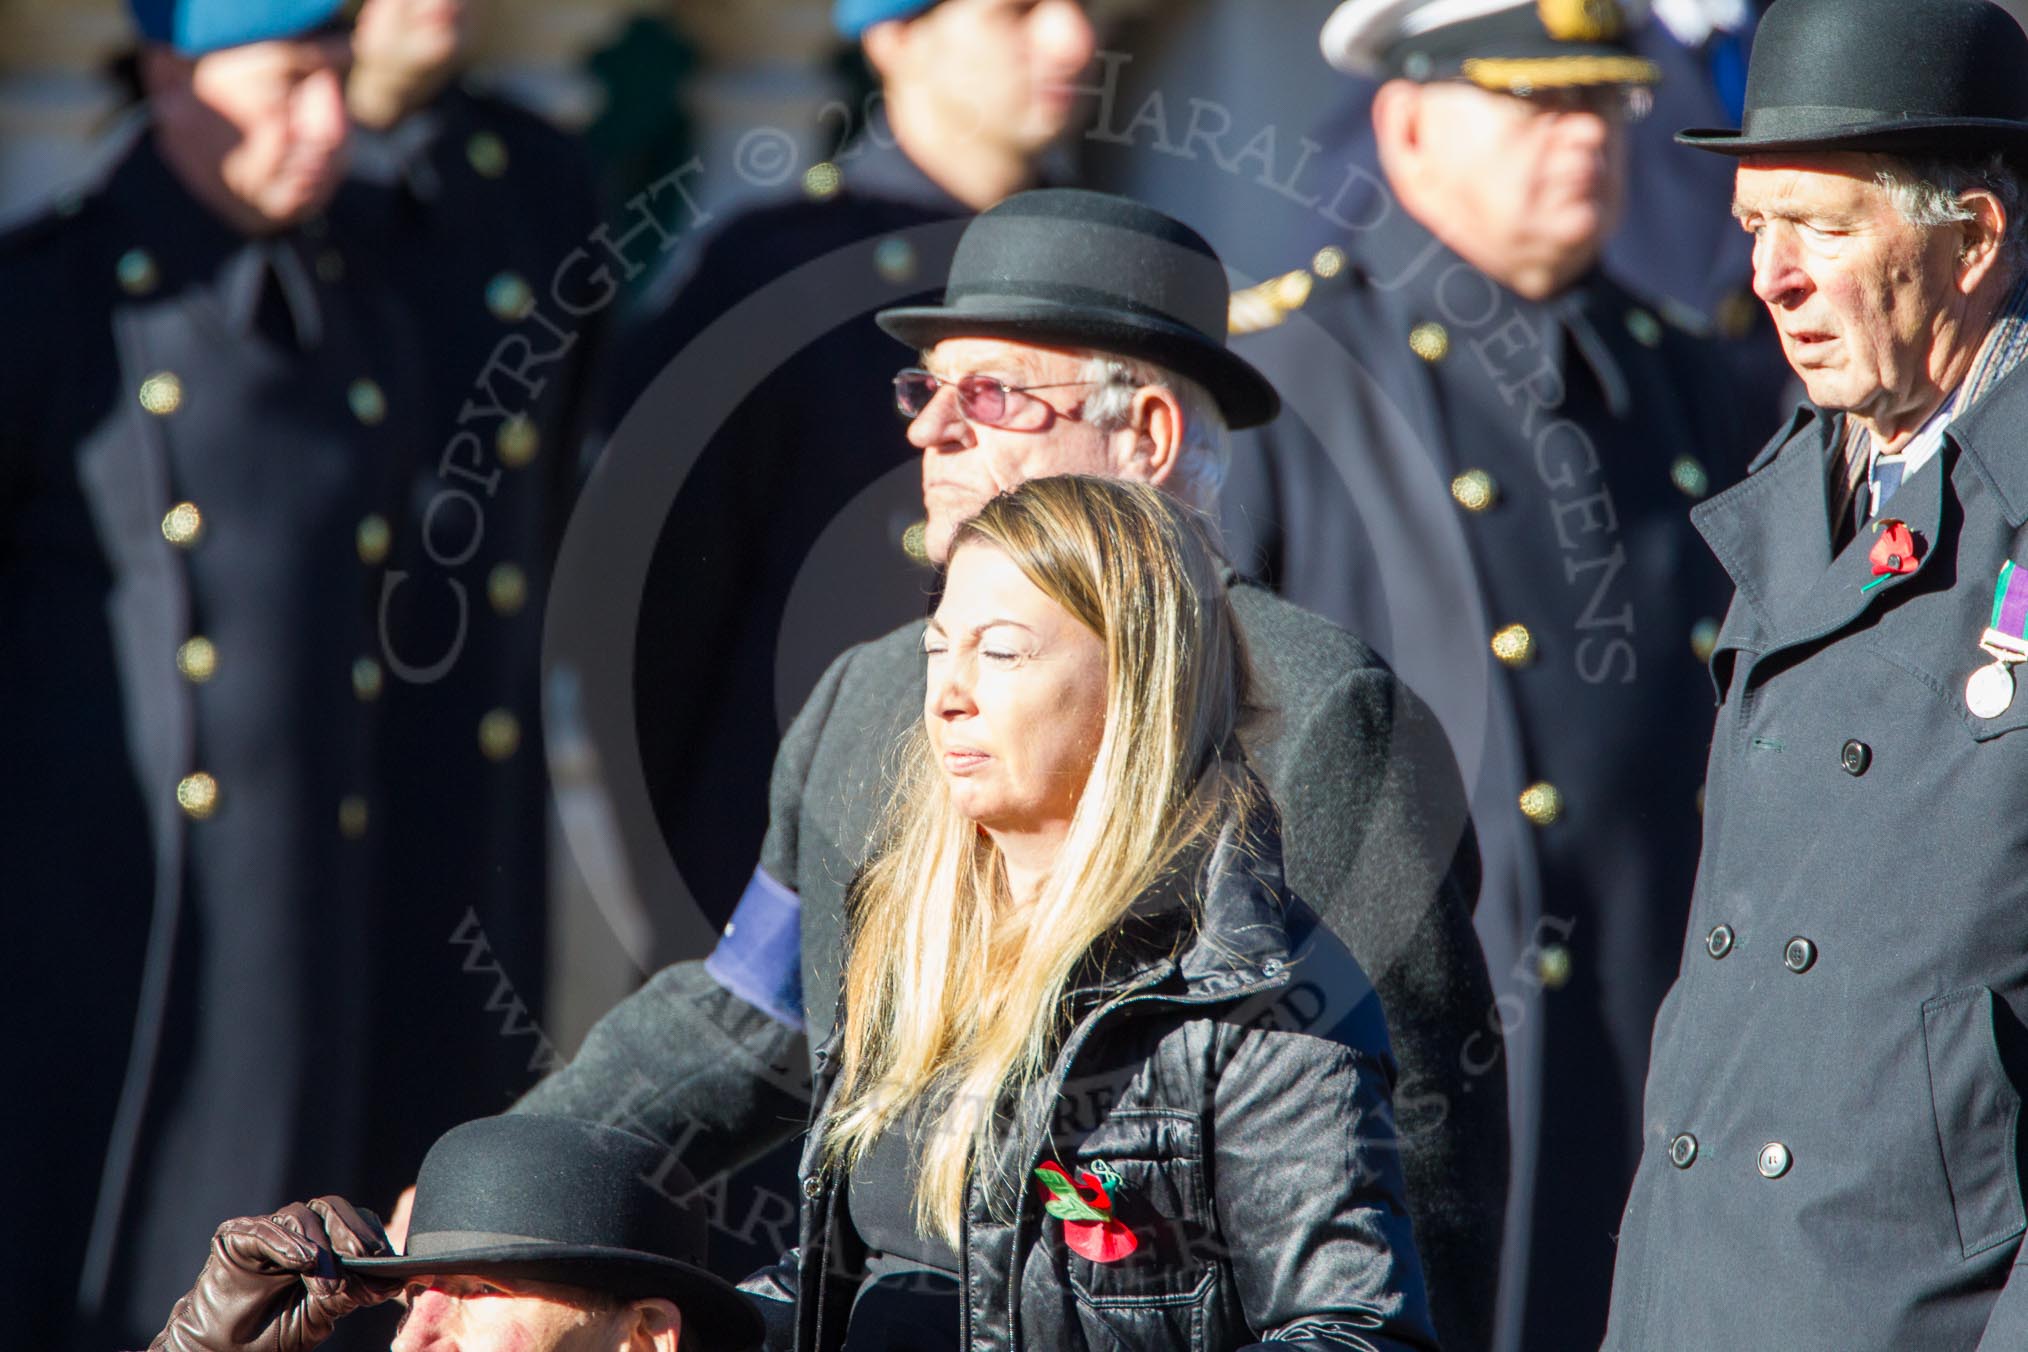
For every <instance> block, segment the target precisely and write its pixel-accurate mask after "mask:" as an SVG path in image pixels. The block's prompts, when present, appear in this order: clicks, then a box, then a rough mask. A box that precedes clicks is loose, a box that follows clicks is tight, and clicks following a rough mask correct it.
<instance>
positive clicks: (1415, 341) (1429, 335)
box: [1408, 320, 1451, 366]
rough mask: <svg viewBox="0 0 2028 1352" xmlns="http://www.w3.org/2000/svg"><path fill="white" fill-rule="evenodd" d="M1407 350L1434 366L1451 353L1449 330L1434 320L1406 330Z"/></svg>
mask: <svg viewBox="0 0 2028 1352" xmlns="http://www.w3.org/2000/svg"><path fill="white" fill-rule="evenodd" d="M1408 350H1409V351H1411V352H1413V353H1415V355H1416V356H1418V357H1421V358H1422V359H1423V360H1424V361H1426V362H1428V363H1430V364H1431V365H1432V366H1434V365H1435V364H1436V363H1438V362H1440V361H1442V360H1443V359H1444V358H1445V357H1448V356H1449V355H1450V354H1451V333H1450V330H1449V329H1447V328H1445V327H1444V326H1443V325H1441V324H1439V323H1437V322H1436V321H1435V320H1430V321H1428V322H1427V323H1422V324H1417V325H1416V326H1415V327H1414V328H1412V329H1410V330H1409V331H1408Z"/></svg>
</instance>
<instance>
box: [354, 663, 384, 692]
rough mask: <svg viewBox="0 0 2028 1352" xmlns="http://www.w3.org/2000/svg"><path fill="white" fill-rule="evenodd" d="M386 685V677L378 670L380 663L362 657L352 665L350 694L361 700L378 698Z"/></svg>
mask: <svg viewBox="0 0 2028 1352" xmlns="http://www.w3.org/2000/svg"><path fill="white" fill-rule="evenodd" d="M386 684H387V677H386V675H385V674H384V673H383V672H382V671H381V669H380V663H378V662H376V661H374V660H373V659H372V658H370V657H362V658H359V659H358V660H357V661H355V662H353V664H352V693H353V694H355V695H357V696H358V697H359V698H360V699H362V700H376V699H379V698H380V691H381V689H382V687H383V686H385V685H386Z"/></svg>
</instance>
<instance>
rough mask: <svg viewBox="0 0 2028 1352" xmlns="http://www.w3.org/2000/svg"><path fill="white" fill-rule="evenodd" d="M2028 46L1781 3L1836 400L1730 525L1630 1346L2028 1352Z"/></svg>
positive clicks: (1804, 302) (1804, 230) (1812, 353)
mask: <svg viewBox="0 0 2028 1352" xmlns="http://www.w3.org/2000/svg"><path fill="white" fill-rule="evenodd" d="M2024 76H2028V37H2024V36H2023V34H2022V32H2021V30H2020V29H2019V28H2018V27H2017V26H2016V25H2015V22H2014V21H2013V20H2012V19H2011V18H2009V17H2008V15H2007V14H2006V13H2005V12H2004V11H2003V10H2001V9H1999V8H1998V7H1997V6H1995V5H1992V4H1988V3H1985V0H1779V3H1777V4H1776V5H1775V6H1774V7H1773V8H1772V9H1771V10H1770V11H1769V12H1768V15H1767V17H1766V19H1765V20H1764V22H1763V24H1762V27H1761V31H1760V38H1759V42H1758V45H1757V46H1756V47H1755V49H1754V53H1753V60H1752V67H1751V71H1750V75H1749V80H1748V90H1747V103H1746V113H1745V117H1744V119H1743V126H1742V128H1741V129H1740V130H1738V131H1729V130H1728V131H1693V132H1686V133H1684V134H1683V136H1682V137H1681V139H1682V140H1683V141H1684V143H1685V144H1688V145H1692V146H1696V147H1699V148H1701V149H1704V150H1708V151H1712V152H1715V153H1718V154H1723V155H1729V156H1732V157H1733V158H1734V159H1735V160H1736V161H1737V163H1738V168H1737V178H1736V185H1735V191H1734V198H1733V210H1734V212H1735V214H1737V216H1738V217H1739V220H1740V222H1741V224H1742V225H1743V226H1744V227H1745V228H1746V229H1747V231H1749V232H1750V233H1751V234H1752V236H1753V241H1754V286H1755V290H1756V292H1757V293H1758V294H1759V296H1760V298H1761V300H1762V301H1763V302H1765V303H1766V305H1767V307H1768V309H1769V311H1770V312H1771V313H1772V314H1773V316H1774V320H1775V324H1776V326H1777V328H1778V329H1779V330H1780V332H1781V339H1782V345H1783V348H1784V350H1785V352H1786V354H1787V356H1788V360H1789V364H1790V365H1791V366H1792V367H1794V369H1795V371H1796V373H1797V375H1798V376H1800V377H1801V379H1802V381H1803V384H1804V386H1805V387H1806V388H1807V390H1808V392H1809V398H1810V402H1809V404H1808V405H1806V406H1805V407H1803V408H1802V409H1801V410H1799V411H1798V412H1797V413H1796V414H1795V416H1794V418H1793V419H1792V420H1791V421H1790V422H1789V424H1788V426H1786V427H1785V428H1783V429H1782V430H1781V432H1780V433H1779V434H1778V435H1777V436H1776V437H1775V439H1774V440H1773V441H1772V442H1771V443H1770V444H1769V445H1768V447H1767V448H1766V449H1765V450H1764V451H1763V452H1761V454H1760V456H1759V457H1758V458H1757V459H1756V460H1755V462H1754V463H1753V466H1752V471H1751V473H1750V475H1749V477H1748V478H1747V479H1746V481H1745V482H1744V483H1742V484H1740V485H1739V486H1738V487H1736V488H1734V489H1732V490H1730V491H1728V492H1726V493H1723V494H1721V495H1719V496H1718V497H1716V498H1714V499H1712V500H1711V501H1710V502H1708V503H1705V504H1704V505H1702V506H1701V507H1699V508H1698V509H1697V510H1696V512H1695V513H1694V517H1695V520H1696V523H1697V526H1698V528H1699V530H1700V531H1701V532H1702V533H1703V535H1704V537H1705V539H1706V541H1707V542H1708V543H1709V544H1710V546H1711V548H1712V550H1713V552H1714V553H1716V554H1717V556H1718V558H1719V560H1720V561H1721V562H1723V563H1724V565H1725V566H1726V569H1727V570H1728V571H1729V572H1730V573H1731V575H1732V578H1733V581H1734V582H1735V584H1736V585H1737V588H1738V591H1737V595H1736V597H1735V599H1734V601H1733V604H1732V609H1731V611H1730V613H1729V614H1728V615H1727V617H1726V620H1725V624H1724V627H1723V629H1722V631H1721V632H1720V634H1719V638H1718V643H1717V651H1716V652H1715V654H1714V656H1713V658H1712V664H1711V665H1712V677H1713V681H1714V684H1715V687H1716V690H1717V693H1718V697H1719V709H1718V728H1717V733H1716V736H1715V737H1714V739H1713V742H1712V749H1711V774H1710V781H1709V782H1710V792H1709V797H1708V799H1707V806H1706V811H1705V819H1704V854H1703V859H1702V864H1701V867H1700V869H1699V872H1698V878H1697V892H1696V896H1695V899H1694V901H1693V903H1692V914H1691V920H1690V928H1689V934H1688V936H1687V940H1686V943H1685V950H1684V955H1683V961H1682V966H1681V970H1680V972H1679V975H1678V977H1677V980H1676V984H1675V986H1674V987H1673V988H1672V989H1671V991H1670V994H1669V997H1668V999H1667V1001H1666V1002H1665V1003H1664V1005H1663V1007H1662V1011H1661V1014H1660V1017H1659V1018H1658V1020H1657V1023H1656V1027H1655V1039H1654V1057H1653V1062H1652V1069H1651V1071H1650V1074H1649V1077H1648V1088H1647V1103H1646V1140H1645V1152H1644V1155H1643V1158H1642V1162H1641V1167H1640V1171H1639V1174H1638V1175H1637V1177H1636V1179H1635V1183H1634V1189H1633V1193H1632V1196H1631V1198H1630V1199H1629V1201H1628V1203H1627V1210H1626V1216H1625V1219H1624V1223H1623V1225H1622V1228H1621V1231H1620V1256H1619V1264H1618V1269H1617V1272H1616V1274H1615V1279H1614V1286H1613V1306H1612V1321H1611V1327H1610V1330H1609V1332H1608V1334H1607V1338H1606V1343H1607V1346H1608V1347H1610V1348H1613V1349H1627V1350H1628V1352H1631V1350H1632V1349H1642V1350H1643V1352H1646V1350H1647V1349H1654V1348H1677V1347H1681V1348H1719V1347H1821V1348H1838V1349H1841V1352H1851V1350H1852V1349H1869V1348H1880V1349H1888V1348H1893V1349H1904V1348H1923V1349H1926V1350H1930V1349H1934V1350H1937V1352H1942V1350H1943V1349H1971V1348H1979V1349H1983V1350H1984V1352H1993V1350H1994V1349H1999V1348H2022V1347H2028V1272H2024V1270H2023V1266H2022V1258H2023V1246H2022V1234H2023V1228H2024V1223H2028V1218H2024V1214H2023V1208H2022V1196H2023V1188H2022V1185H2023V1182H2024V1179H2023V1162H2024V1159H2028V1156H2024V1155H2023V1153H2022V1150H2023V1145H2024V1138H2023V1137H2022V1135H2021V1124H2020V1115H2021V1093H2022V1090H2023V1088H2024V1086H2028V1038H2024V1035H2023V1026H2024V1020H2028V868H2024V867H2023V861H2024V860H2028V814H2024V813H2023V811H2022V805H2023V803H2024V802H2028V696H2024V695H2022V694H2021V693H2020V692H2019V690H2018V688H2017V687H2018V684H2019V677H2020V675H2021V663H2022V660H2023V658H2024V657H2028V454H2024V453H2023V452H2024V438H2028V370H2024V369H2023V368H2022V365H2021V363H2022V359H2023V357H2024V356H2028V276H2024V271H2023V261H2024V257H2023V246H2024V241H2028V231H2024V226H2028V214H2024V209H2028V192H2024V180H2023V172H2022V166H2023V163H2024V158H2028V79H2024Z"/></svg>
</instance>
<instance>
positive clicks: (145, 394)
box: [141, 371, 183, 418]
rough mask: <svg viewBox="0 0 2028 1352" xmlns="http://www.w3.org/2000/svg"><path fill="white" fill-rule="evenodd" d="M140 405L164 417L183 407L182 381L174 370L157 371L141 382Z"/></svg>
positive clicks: (157, 415) (159, 416)
mask: <svg viewBox="0 0 2028 1352" xmlns="http://www.w3.org/2000/svg"><path fill="white" fill-rule="evenodd" d="M141 407H142V408H145V409H147V410H148V411H149V412H150V413H152V414H154V415H155V416H156V417H158V418H166V417H168V416H169V415H170V414H172V413H174V412H175V411H176V410H177V409H179V408H182V407H183V381H182V380H181V379H180V378H179V377H178V376H177V374H176V373H175V372H174V371H157V372H156V373H155V374H154V375H152V376H149V377H148V378H147V379H146V380H144V381H142V382H141Z"/></svg>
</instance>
